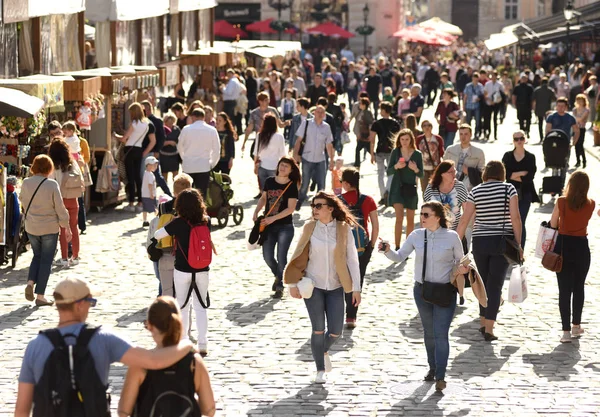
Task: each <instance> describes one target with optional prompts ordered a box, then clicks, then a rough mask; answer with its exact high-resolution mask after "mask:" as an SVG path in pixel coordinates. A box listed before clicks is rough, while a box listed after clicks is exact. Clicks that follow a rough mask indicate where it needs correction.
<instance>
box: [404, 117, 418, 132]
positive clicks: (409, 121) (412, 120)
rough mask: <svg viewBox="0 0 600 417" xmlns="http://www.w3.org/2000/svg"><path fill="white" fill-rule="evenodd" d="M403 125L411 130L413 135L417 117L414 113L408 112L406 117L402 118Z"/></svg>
mask: <svg viewBox="0 0 600 417" xmlns="http://www.w3.org/2000/svg"><path fill="white" fill-rule="evenodd" d="M404 126H405V127H406V128H407V129H409V130H410V131H411V132H413V135H414V134H415V131H416V130H417V118H416V117H415V115H414V114H412V113H409V114H408V115H407V116H406V119H405V120H404Z"/></svg>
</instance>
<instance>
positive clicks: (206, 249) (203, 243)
mask: <svg viewBox="0 0 600 417" xmlns="http://www.w3.org/2000/svg"><path fill="white" fill-rule="evenodd" d="M188 224H189V223H188ZM189 226H190V228H191V230H190V241H189V242H188V253H187V256H186V255H185V253H184V254H183V257H184V258H185V260H186V261H187V263H188V264H189V265H190V267H191V268H193V269H204V268H206V267H208V266H209V265H210V263H211V261H212V252H213V251H212V240H211V238H210V229H209V228H208V226H207V225H206V224H198V225H196V226H193V225H191V224H189ZM179 249H181V246H180V247H179ZM181 252H182V253H183V250H182V251H181Z"/></svg>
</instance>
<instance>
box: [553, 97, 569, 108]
mask: <svg viewBox="0 0 600 417" xmlns="http://www.w3.org/2000/svg"><path fill="white" fill-rule="evenodd" d="M558 103H562V104H564V105H565V106H567V107H569V99H568V98H566V97H559V98H557V99H556V104H558Z"/></svg>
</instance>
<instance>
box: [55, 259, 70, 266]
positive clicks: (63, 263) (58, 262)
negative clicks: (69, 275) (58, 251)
mask: <svg viewBox="0 0 600 417" xmlns="http://www.w3.org/2000/svg"><path fill="white" fill-rule="evenodd" d="M54 265H56V266H61V267H63V268H68V267H69V266H70V265H71V263H70V262H69V260H68V259H57V260H56V261H54Z"/></svg>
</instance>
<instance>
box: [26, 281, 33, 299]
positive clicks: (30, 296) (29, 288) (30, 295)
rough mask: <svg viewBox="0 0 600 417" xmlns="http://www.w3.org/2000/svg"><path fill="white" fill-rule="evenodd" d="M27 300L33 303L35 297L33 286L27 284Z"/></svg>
mask: <svg viewBox="0 0 600 417" xmlns="http://www.w3.org/2000/svg"><path fill="white" fill-rule="evenodd" d="M25 299H26V300H27V301H33V300H34V299H35V297H34V296H33V285H31V284H27V286H26V287H25Z"/></svg>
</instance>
